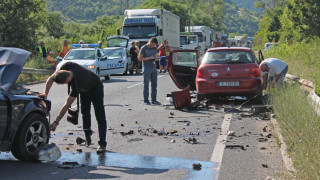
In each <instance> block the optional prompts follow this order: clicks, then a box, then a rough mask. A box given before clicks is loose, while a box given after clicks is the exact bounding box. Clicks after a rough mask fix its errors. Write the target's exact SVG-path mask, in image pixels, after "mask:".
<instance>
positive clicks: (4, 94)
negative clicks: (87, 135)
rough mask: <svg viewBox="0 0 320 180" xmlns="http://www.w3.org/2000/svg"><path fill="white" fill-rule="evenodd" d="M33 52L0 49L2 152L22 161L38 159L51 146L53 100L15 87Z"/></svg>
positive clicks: (0, 140) (0, 128) (0, 143)
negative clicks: (37, 154) (50, 121)
mask: <svg viewBox="0 0 320 180" xmlns="http://www.w3.org/2000/svg"><path fill="white" fill-rule="evenodd" d="M29 55H30V52H28V51H25V50H22V49H18V48H3V47H0V151H2V152H8V151H11V152H12V154H13V156H14V157H16V158H17V159H19V160H22V161H34V160H37V156H36V151H37V149H38V148H39V147H41V146H42V145H45V144H47V143H48V140H49V136H50V131H49V121H48V119H50V114H49V113H50V110H51V101H50V100H48V99H44V98H40V97H38V96H37V95H36V94H37V93H35V92H32V91H29V89H25V88H22V87H18V86H17V85H16V80H17V78H18V76H19V74H20V73H21V71H22V69H23V66H24V64H25V62H26V60H27V58H28V57H29Z"/></svg>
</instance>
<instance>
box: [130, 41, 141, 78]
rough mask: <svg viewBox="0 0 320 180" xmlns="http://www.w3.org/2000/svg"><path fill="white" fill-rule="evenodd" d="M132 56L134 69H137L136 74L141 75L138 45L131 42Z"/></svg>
mask: <svg viewBox="0 0 320 180" xmlns="http://www.w3.org/2000/svg"><path fill="white" fill-rule="evenodd" d="M130 55H131V60H132V62H133V67H134V68H135V69H136V74H140V67H139V60H138V50H137V48H136V43H135V42H134V41H132V42H131V48H130Z"/></svg>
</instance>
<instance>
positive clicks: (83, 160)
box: [0, 151, 218, 180]
mask: <svg viewBox="0 0 320 180" xmlns="http://www.w3.org/2000/svg"><path fill="white" fill-rule="evenodd" d="M0 160H15V158H14V157H13V156H12V154H11V153H1V154H0ZM63 162H77V163H79V164H83V165H84V166H106V167H120V168H139V169H147V171H148V170H150V171H153V170H162V171H163V172H166V171H168V170H171V169H178V170H187V171H188V174H189V175H188V177H187V178H186V179H195V180H197V179H199V180H202V179H213V180H214V179H216V178H215V177H216V176H217V174H218V172H217V171H216V170H214V168H215V167H216V166H217V164H216V163H214V162H210V161H198V160H194V159H184V158H174V157H162V156H144V155H135V154H121V153H114V152H105V153H99V154H97V153H95V152H81V153H72V152H66V151H65V152H62V156H61V157H60V159H58V160H57V161H56V162H53V163H50V164H57V165H61V164H63ZM198 163H200V164H201V169H198V170H196V169H193V164H198Z"/></svg>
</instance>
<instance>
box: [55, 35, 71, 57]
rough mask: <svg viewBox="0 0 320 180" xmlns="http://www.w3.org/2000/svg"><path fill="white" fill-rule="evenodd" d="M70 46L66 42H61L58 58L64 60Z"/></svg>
mask: <svg viewBox="0 0 320 180" xmlns="http://www.w3.org/2000/svg"><path fill="white" fill-rule="evenodd" d="M71 49H72V48H71V46H69V45H68V40H66V39H65V40H63V44H62V45H61V46H60V47H59V50H58V52H59V56H60V57H61V58H64V56H65V55H66V54H67V53H68V52H69V51H70V50H71Z"/></svg>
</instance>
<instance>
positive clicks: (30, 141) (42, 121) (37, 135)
mask: <svg viewBox="0 0 320 180" xmlns="http://www.w3.org/2000/svg"><path fill="white" fill-rule="evenodd" d="M48 141H49V123H48V121H47V119H46V118H45V117H44V116H42V115H40V114H30V115H28V116H27V117H26V118H25V119H24V120H23V122H22V123H21V125H20V127H19V129H18V132H17V134H16V136H15V139H14V141H13V145H12V149H11V152H12V154H13V156H14V157H15V158H17V159H19V160H21V161H37V159H36V158H37V157H36V155H35V154H34V152H35V151H36V149H37V147H39V146H40V145H42V144H47V143H48Z"/></svg>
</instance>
